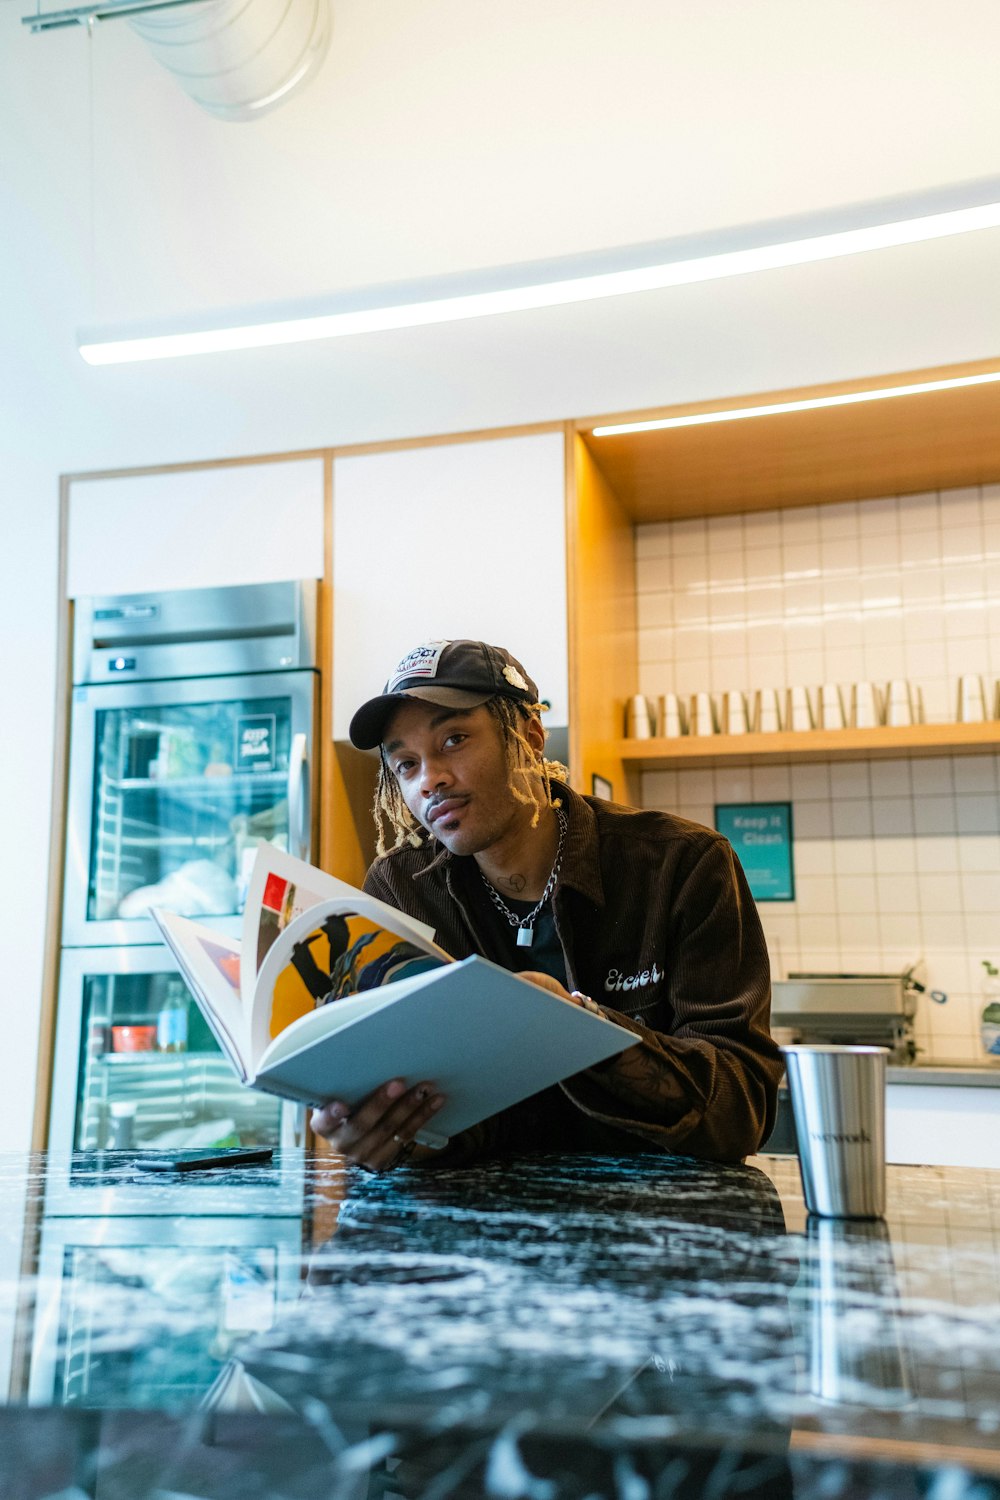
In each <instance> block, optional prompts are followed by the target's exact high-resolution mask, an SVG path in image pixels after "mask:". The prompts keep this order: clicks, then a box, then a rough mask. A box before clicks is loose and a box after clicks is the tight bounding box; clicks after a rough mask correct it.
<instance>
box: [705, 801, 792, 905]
mask: <svg viewBox="0 0 1000 1500" xmlns="http://www.w3.org/2000/svg"><path fill="white" fill-rule="evenodd" d="M715 826H716V828H717V829H718V830H719V832H720V833H721V834H724V835H725V837H726V838H727V839H728V840H729V842H730V843H731V844H732V846H733V848H734V849H735V850H736V853H737V856H738V858H739V861H740V864H741V865H742V866H743V869H744V871H745V873H746V877H747V880H748V881H749V883H750V890H751V892H752V894H753V897H754V900H756V901H794V900H795V870H794V867H793V865H792V804H791V803H790V802H725V803H717V804H716V808H715Z"/></svg>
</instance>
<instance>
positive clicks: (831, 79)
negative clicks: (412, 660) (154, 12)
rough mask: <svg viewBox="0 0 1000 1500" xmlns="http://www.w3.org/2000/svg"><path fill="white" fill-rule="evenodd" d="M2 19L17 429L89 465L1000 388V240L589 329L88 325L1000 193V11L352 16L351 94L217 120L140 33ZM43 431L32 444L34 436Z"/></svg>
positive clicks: (843, 267)
mask: <svg viewBox="0 0 1000 1500" xmlns="http://www.w3.org/2000/svg"><path fill="white" fill-rule="evenodd" d="M24 9H25V5H24V3H23V0H7V3H6V4H5V5H3V6H2V8H0V212H2V217H3V224H4V233H3V235H2V236H0V288H2V290H3V293H4V295H3V297H2V298H0V318H4V319H5V320H6V322H7V337H6V338H5V339H3V340H0V381H2V380H3V379H4V378H6V379H7V380H8V382H9V383H10V385H11V390H12V393H13V397H14V399H13V402H12V403H8V404H7V405H6V407H4V406H3V405H2V404H0V436H2V429H3V425H4V422H5V420H7V421H8V422H9V424H10V431H11V436H12V441H14V442H15V443H17V442H19V441H21V440H22V434H23V432H24V430H25V421H26V420H27V421H28V423H29V424H30V422H31V421H32V419H33V415H32V414H34V420H37V414H38V413H39V412H40V411H43V410H44V409H45V407H46V405H48V406H49V407H50V408H51V406H52V403H53V402H57V403H58V406H59V410H60V416H61V424H60V428H59V437H60V441H61V442H63V443H64V444H65V450H66V451H65V453H63V452H62V451H61V450H60V454H59V458H58V462H60V464H62V465H63V466H69V467H81V466H93V465H94V464H95V463H97V462H107V463H109V464H116V463H119V462H120V463H126V462H142V461H149V462H155V461H157V460H159V459H166V458H169V457H190V456H202V455H206V454H212V453H217V452H229V451H247V449H248V447H249V448H252V449H255V450H257V451H260V450H262V449H264V448H279V449H280V448H287V447H292V446H299V445H306V444H310V443H323V442H334V441H350V440H353V439H366V438H371V437H392V436H397V435H408V434H411V433H419V432H425V431H436V430H448V429H455V428H460V427H463V426H477V425H485V426H490V425H499V424H500V423H503V422H508V421H523V420H532V419H534V418H543V417H553V416H555V417H559V416H567V415H577V414H580V413H582V412H587V411H597V412H600V411H608V410H616V409H622V408H625V407H630V406H641V405H652V404H656V403H657V402H665V401H671V400H683V399H698V398H700V397H704V396H709V397H710V396H713V395H721V394H729V393H735V392H740V391H751V390H756V389H767V388H769V387H771V386H781V385H788V384H796V383H800V382H806V381H812V380H822V379H825V378H830V379H833V378H840V377H848V376H852V375H856V374H864V373H866V372H869V371H876V370H885V369H889V370H892V369H905V368H908V367H911V366H915V365H923V364H933V363H937V362H945V361H949V360H961V359H972V358H980V357H987V356H989V355H990V354H992V353H995V352H997V350H998V349H1000V307H998V302H997V296H998V294H997V291H996V286H997V284H998V280H1000V278H998V277H997V276H996V274H995V270H994V267H995V265H996V248H997V241H998V236H997V234H996V233H995V232H994V233H986V234H980V235H976V236H972V237H970V238H969V239H968V240H967V241H963V242H957V241H956V242H951V243H949V244H944V245H937V246H923V247H915V248H914V249H911V250H906V251H892V252H882V253H880V255H878V256H869V257H863V258H860V259H858V260H854V261H850V262H843V263H839V264H830V265H827V266H822V267H815V268H811V269H810V268H801V269H800V270H798V271H789V272H781V273H765V274H763V275H760V276H755V277H750V278H743V279H742V280H741V281H740V282H738V283H731V284H728V285H727V284H722V283H716V284H710V285H708V286H706V287H701V288H681V289H677V290H676V291H673V292H663V293H652V294H643V295H641V296H637V297H633V298H626V299H621V300H616V301H615V302H612V303H608V304H604V305H594V306H591V307H588V308H568V309H563V310H561V311H550V312H546V313H537V314H529V315H515V316H510V317H505V318H495V319H488V320H484V321H483V322H481V323H478V324H475V325H468V326H465V327H460V328H452V329H449V330H444V329H426V330H416V331H413V332H411V333H409V334H405V335H374V336H370V337H366V338H360V339H354V340H346V341H337V343H335V344H330V345H326V346H317V347H314V348H310V349H300V350H296V351H267V352H264V353H262V354H255V355H245V356H216V357H214V358H210V359H208V360H202V361H201V362H198V361H191V360H189V361H183V362H181V363H180V364H179V365H176V366H173V367H172V368H167V367H157V368H153V367H147V368H144V369H138V368H136V369H128V370H125V371H121V370H120V371H117V372H115V371H111V370H103V371H89V370H85V369H84V368H82V367H81V363H80V361H79V360H78V357H77V355H76V353H75V348H74V340H75V331H76V329H77V327H78V326H80V325H81V324H88V323H104V322H107V323H121V322H126V323H127V322H129V321H135V322H142V321H145V320H147V319H153V318H158V317H172V316H183V315H184V314H187V313H197V312H203V311H205V310H207V309H210V308H213V307H219V306H246V305H248V304H254V303H266V302H271V301H275V300H281V301H283V300H287V299H294V298H298V297H302V298H311V297H315V296H320V295H322V294H323V293H324V292H327V291H331V290H339V289H342V288H348V287H358V286H369V285H374V284H378V283H382V282H392V281H396V280H406V279H409V278H413V277H419V276H423V275H436V274H440V273H448V272H452V271H460V270H462V269H466V268H469V267H473V266H490V265H502V264H506V263H511V262H515V261H519V260H533V259H538V258H545V257H552V256H560V255H564V254H573V253H576V252H580V251H586V250H591V249H595V248H599V247H606V246H614V245H616V244H617V245H628V244H634V243H638V242H643V241H652V240H660V239H664V238H669V237H672V236H674V235H679V234H686V233H692V232H697V231H703V230H709V229H714V228H719V227H723V226H726V225H730V224H741V223H753V222H757V221H761V220H767V219H770V218H773V217H778V216H781V215H785V214H791V213H801V212H807V211H810V210H819V209H824V208H828V207H831V206H835V205H839V204H851V203H857V202H862V201H866V200H869V199H873V198H883V197H886V196H891V195H896V194H907V193H919V192H921V191H925V190H927V189H933V188H936V187H939V186H943V185H946V184H949V183H955V182H962V181H967V180H972V179H977V178H981V177H988V176H992V175H995V174H997V173H998V172H1000V129H998V109H997V99H998V90H997V87H996V69H995V59H996V57H997V56H998V55H1000V6H998V5H997V4H996V0H948V3H944V0H878V3H877V4H872V3H871V0H753V3H750V0H699V3H698V4H696V5H695V4H691V3H690V0H544V3H541V4H540V3H538V0H503V3H499V0H475V3H471V4H470V3H469V0H420V3H416V0H334V35H333V42H332V46H331V49H330V53H329V56H328V59H327V62H326V64H325V66H324V69H323V71H322V73H321V74H320V76H319V77H318V78H317V79H316V80H315V82H314V83H313V84H312V85H311V86H310V87H309V88H308V89H307V90H306V91H305V92H303V94H302V95H301V96H300V97H298V98H295V99H293V100H292V101H290V102H289V103H288V104H287V105H286V106H285V107H284V108H282V109H280V110H277V111H276V112H274V113H272V114H269V115H267V116H265V117H263V118H262V119H260V120H258V121H255V122H253V123H251V124H230V123H223V122H220V121H218V120H215V119H213V118H211V117H210V116H208V115H206V114H204V113H202V112H200V111H199V110H198V109H197V107H196V106H195V105H194V104H193V103H192V102H191V101H190V100H189V99H188V98H187V97H186V96H185V95H183V94H182V93H181V92H180V91H179V90H178V89H177V87H176V85H175V84H174V83H173V81H172V80H171V79H170V78H169V77H168V76H167V75H166V73H164V72H162V71H161V70H160V69H159V68H158V67H157V66H156V65H155V63H154V62H153V60H152V58H151V57H150V56H149V54H148V53H147V52H146V50H145V48H144V46H143V44H142V42H141V41H140V40H139V39H138V38H137V37H136V36H135V35H134V34H133V33H132V32H131V30H130V28H129V27H128V26H127V24H126V23H124V22H121V21H115V22H108V23H103V24H101V25H99V26H98V28H97V29H96V31H95V34H94V37H93V40H92V41H89V40H88V38H87V36H86V34H85V33H84V32H83V31H82V30H80V31H77V30H68V31H62V32H55V33H51V34H48V35H43V36H32V35H30V34H29V33H27V31H26V29H25V28H23V27H21V26H20V23H19V20H18V17H19V16H20V14H21V12H22V11H23V10H24ZM19 405H20V406H21V407H22V409H23V414H24V415H23V416H22V414H21V413H19V411H18V406H19Z"/></svg>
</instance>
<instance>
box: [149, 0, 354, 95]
mask: <svg viewBox="0 0 1000 1500" xmlns="http://www.w3.org/2000/svg"><path fill="white" fill-rule="evenodd" d="M129 24H130V25H131V26H132V28H133V30H135V31H137V32H138V34H139V35H140V36H141V37H142V39H143V41H144V42H145V43H146V44H147V46H148V47H149V49H150V51H151V52H152V54H153V56H154V57H155V58H156V60H157V62H159V63H161V64H162V65H163V67H165V68H166V69H167V71H168V72H170V73H172V74H173V76H174V77H175V78H176V80H177V82H178V83H179V84H180V86H181V88H183V89H184V91H185V93H187V94H188V95H190V97H191V98H192V99H193V100H194V101H195V103H196V104H198V105H200V107H201V108H202V109H204V110H207V111H208V113H209V114H212V115H215V116H216V118H217V119H220V120H255V119H257V118H258V117H259V116H260V115H262V114H266V113H267V111H268V110H271V109H275V108H276V107H277V106H278V105H279V104H282V103H284V101H285V100H286V99H288V98H289V97H290V96H291V95H292V94H293V93H295V92H296V91H297V90H298V89H300V88H302V87H303V86H304V85H305V84H306V83H307V82H308V81H309V80H310V79H311V78H312V77H313V76H314V74H315V73H316V72H317V70H318V69H319V67H320V65H321V64H322V62H323V59H324V58H325V56H326V53H327V49H328V48H329V45H330V34H331V31H332V26H333V23H332V18H331V13H330V0H201V3H194V4H188V5H183V6H180V7H173V8H170V9H165V10H148V11H144V12H142V13H141V14H139V15H132V16H130V17H129Z"/></svg>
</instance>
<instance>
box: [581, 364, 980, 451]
mask: <svg viewBox="0 0 1000 1500" xmlns="http://www.w3.org/2000/svg"><path fill="white" fill-rule="evenodd" d="M998 380H1000V370H988V371H987V372H986V373H985V374H983V375H955V376H953V377H952V378H951V379H950V380H921V381H917V382H916V383H915V384H913V385H884V386H879V387H876V388H875V389H873V390H870V391H848V392H847V393H846V394H845V395H840V396H812V397H810V398H809V399H808V400H804V401H774V402H772V403H771V405H770V406H734V407H731V408H730V409H729V410H728V411H702V412H696V413H695V414H694V415H693V416H688V417H657V418H654V419H652V420H650V421H648V422H614V423H609V424H607V425H606V426H603V427H594V428H592V429H591V437H617V436H619V435H620V434H621V433H624V432H662V431H663V430H664V429H666V428H670V427H704V426H705V425H706V424H707V423H709V422H742V421H743V420H744V418H746V417H775V416H777V415H778V414H779V413H780V412H786V411H817V410H818V409H819V408H820V407H821V406H857V405H858V403H859V402H861V401H889V400H891V399H892V397H893V396H920V395H922V394H923V393H924V392H925V391H954V390H958V388H959V387H960V386H963V385H992V384H994V383H995V382H996V381H998Z"/></svg>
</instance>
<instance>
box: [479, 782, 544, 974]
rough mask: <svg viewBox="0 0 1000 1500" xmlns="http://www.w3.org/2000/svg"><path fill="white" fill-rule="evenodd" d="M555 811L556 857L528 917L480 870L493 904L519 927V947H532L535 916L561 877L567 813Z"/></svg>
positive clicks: (512, 925)
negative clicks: (514, 908)
mask: <svg viewBox="0 0 1000 1500" xmlns="http://www.w3.org/2000/svg"><path fill="white" fill-rule="evenodd" d="M554 811H555V815H556V818H557V820H558V823H559V842H558V844H557V845H556V857H555V860H554V862H553V865H552V869H551V870H550V871H549V878H548V880H547V881H546V882H545V889H544V891H543V892H542V899H541V900H540V901H539V903H538V905H537V906H535V907H533V908H532V909H531V911H529V913H528V915H527V916H526V917H519V916H518V915H517V912H514V911H511V909H510V907H509V906H508V905H507V903H506V901H505V900H504V899H503V897H502V896H501V894H500V892H499V891H498V890H495V889H494V888H493V886H492V885H491V884H490V882H489V881H488V880H487V879H486V876H485V875H483V872H482V870H480V872H479V873H480V875H481V876H482V881H483V885H485V887H486V889H487V890H488V891H489V893H490V900H491V901H492V902H493V905H494V906H495V907H496V909H497V911H498V912H500V913H501V915H502V916H505V917H506V918H507V921H508V922H509V923H510V925H511V927H516V928H517V946H518V947H519V948H530V947H531V945H532V943H533V942H534V940H535V918H536V917H537V916H538V913H539V912H540V911H541V909H542V907H543V906H544V905H545V903H546V901H548V899H549V897H550V896H551V895H552V892H553V891H554V890H555V888H556V881H557V880H558V879H559V866H560V865H561V864H562V857H563V843H564V842H565V839H566V814H565V813H564V812H563V810H562V808H561V807H557V808H555V809H554Z"/></svg>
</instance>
